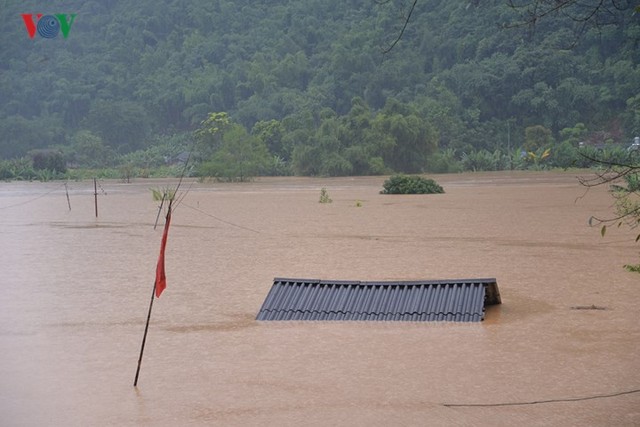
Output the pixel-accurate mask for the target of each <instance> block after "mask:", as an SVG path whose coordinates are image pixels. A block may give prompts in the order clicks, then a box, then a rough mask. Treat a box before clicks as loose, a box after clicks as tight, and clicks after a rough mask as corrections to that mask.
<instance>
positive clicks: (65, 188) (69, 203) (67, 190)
mask: <svg viewBox="0 0 640 427" xmlns="http://www.w3.org/2000/svg"><path fill="white" fill-rule="evenodd" d="M64 190H65V191H66V192H67V204H68V205H69V211H71V200H69V187H67V183H66V182H65V183H64Z"/></svg>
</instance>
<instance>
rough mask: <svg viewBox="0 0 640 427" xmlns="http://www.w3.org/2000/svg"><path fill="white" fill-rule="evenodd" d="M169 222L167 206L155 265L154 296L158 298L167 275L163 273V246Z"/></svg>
mask: <svg viewBox="0 0 640 427" xmlns="http://www.w3.org/2000/svg"><path fill="white" fill-rule="evenodd" d="M169 223H171V207H169V212H167V220H166V222H165V223H164V232H163V233H162V243H161V244H160V256H159V257H158V265H157V266H156V298H160V294H161V293H162V291H164V290H165V288H166V287H167V276H166V275H165V273H164V248H165V246H167V234H169Z"/></svg>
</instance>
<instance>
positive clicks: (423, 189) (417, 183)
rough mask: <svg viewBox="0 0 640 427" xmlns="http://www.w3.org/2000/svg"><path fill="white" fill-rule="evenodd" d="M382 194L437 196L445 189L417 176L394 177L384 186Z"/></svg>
mask: <svg viewBox="0 0 640 427" xmlns="http://www.w3.org/2000/svg"><path fill="white" fill-rule="evenodd" d="M382 188H383V189H382V191H381V192H380V193H381V194H436V193H444V189H443V188H442V187H441V186H440V185H439V184H438V183H437V182H435V181H434V180H432V179H429V178H423V177H421V176H416V175H393V176H392V177H390V178H389V179H387V180H386V181H385V182H384V184H383V185H382Z"/></svg>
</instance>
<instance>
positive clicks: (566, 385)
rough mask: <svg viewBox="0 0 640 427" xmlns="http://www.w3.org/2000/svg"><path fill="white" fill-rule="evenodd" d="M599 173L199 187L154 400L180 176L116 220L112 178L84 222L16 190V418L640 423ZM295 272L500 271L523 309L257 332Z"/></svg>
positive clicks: (2, 235)
mask: <svg viewBox="0 0 640 427" xmlns="http://www.w3.org/2000/svg"><path fill="white" fill-rule="evenodd" d="M587 173H588V172H584V173H582V174H583V175H584V174H587ZM577 175H580V173H555V172H554V173H491V174H460V175H446V176H436V179H437V180H438V182H439V183H441V184H442V185H443V187H444V188H445V191H446V194H443V195H431V196H389V195H381V194H379V190H380V189H381V185H382V182H383V180H384V179H383V178H382V177H373V178H369V177H367V178H341V179H309V178H274V179H259V180H257V181H255V182H252V183H247V184H217V183H213V184H202V183H195V184H193V185H192V186H191V187H190V189H189V192H188V194H187V195H186V198H185V199H184V200H183V203H182V204H180V205H179V206H178V207H177V208H176V210H175V211H174V216H173V220H172V228H171V230H170V233H169V242H168V246H167V255H166V256H167V267H166V268H167V277H168V287H167V290H166V291H165V292H164V294H163V295H162V296H161V297H160V298H159V299H157V300H156V301H155V304H154V309H153V315H152V321H151V326H150V330H149V336H148V338H147V344H146V350H145V356H144V360H143V363H142V370H141V374H140V380H139V383H138V387H137V388H134V387H133V379H134V374H135V368H136V363H137V359H138V352H139V348H140V342H141V339H142V334H143V329H144V322H145V318H146V314H147V307H148V303H149V298H150V295H151V290H152V285H153V279H154V271H155V263H156V260H157V256H158V249H159V245H160V239H161V233H162V231H161V229H162V227H158V229H157V230H155V231H154V230H153V223H154V220H155V217H156V211H157V203H156V202H154V201H153V200H152V198H151V192H150V191H149V188H150V187H160V186H166V185H167V184H168V182H167V181H151V180H138V181H136V182H134V183H133V184H123V183H119V182H117V181H103V182H101V187H102V189H104V191H105V192H106V194H105V193H103V192H102V191H99V195H98V204H99V218H98V219H95V218H94V211H93V209H94V207H93V182H72V183H69V191H70V202H71V207H72V210H71V211H69V209H68V206H67V200H66V196H65V190H64V185H63V184H61V183H56V182H54V183H19V182H14V183H2V184H0V267H1V270H0V284H1V286H0V425H2V426H209V425H220V426H227V425H229V426H245V425H248V426H251V425H278V426H279V425H317V426H325V425H326V426H334V425H341V426H360V425H366V426H369V425H372V426H399V425H404V426H410V425H412V426H426V425H429V426H458V425H462V426H464V425H468V426H479V425H481V426H513V425H523V426H525V425H526V426H535V425H554V426H556V425H557V426H570V425H589V426H604V425H607V426H638V425H640V393H639V392H638V390H639V389H640V276H639V275H637V274H633V273H629V272H626V271H625V270H624V269H623V268H622V265H623V264H625V263H637V262H638V246H637V244H635V243H634V242H633V240H634V236H635V235H634V234H633V232H630V231H629V230H627V229H624V228H621V229H615V228H613V229H611V230H609V231H608V232H607V234H606V236H605V237H604V238H602V237H601V236H600V231H599V229H598V228H590V227H589V226H588V218H589V217H590V216H591V215H601V216H606V215H609V214H611V212H612V210H611V205H612V199H611V197H610V195H608V194H607V193H606V189H604V188H596V189H594V190H591V191H590V192H588V193H587V194H586V195H585V194H584V188H582V187H581V186H580V185H579V184H578V182H577V179H576V176H577ZM190 184H191V183H190V182H187V183H186V184H185V185H184V186H183V187H182V188H183V189H185V190H186V189H187V188H189V185H190ZM322 187H325V188H326V189H327V191H328V193H329V196H330V197H331V198H332V199H333V203H330V204H320V203H318V200H319V195H320V189H321V188H322ZM581 196H584V197H581ZM358 205H360V206H358ZM274 277H299V278H321V279H344V280H394V279H398V280H432V279H433V280H436V279H461V278H479V277H495V278H497V281H498V287H499V289H500V292H501V295H502V301H503V304H502V305H501V306H495V307H491V308H489V309H488V310H487V314H486V320H485V321H484V322H482V323H477V324H475V323H474V324H471V323H411V322H406V323H405V322H256V321H255V320H254V318H255V316H256V313H257V312H258V310H259V308H260V306H261V304H262V302H263V300H264V298H265V296H266V294H267V292H268V291H269V289H270V288H271V284H272V280H273V278H274ZM589 308H591V309H589ZM595 308H597V309H595ZM477 405H479V406H477Z"/></svg>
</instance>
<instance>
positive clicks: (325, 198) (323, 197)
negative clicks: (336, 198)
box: [320, 187, 333, 203]
mask: <svg viewBox="0 0 640 427" xmlns="http://www.w3.org/2000/svg"><path fill="white" fill-rule="evenodd" d="M331 202H333V200H331V197H329V192H328V191H327V189H326V188H324V187H323V188H322V189H321V190H320V203H331Z"/></svg>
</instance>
